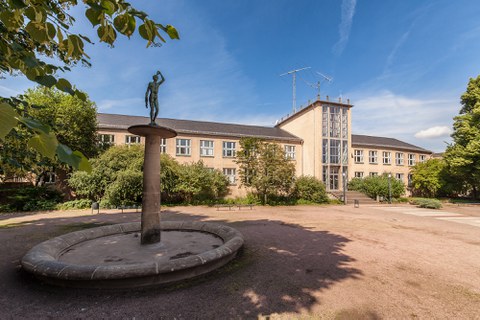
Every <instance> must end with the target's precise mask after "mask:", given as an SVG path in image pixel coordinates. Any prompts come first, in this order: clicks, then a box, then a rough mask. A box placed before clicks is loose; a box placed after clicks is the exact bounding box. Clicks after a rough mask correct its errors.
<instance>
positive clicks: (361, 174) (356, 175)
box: [355, 171, 363, 178]
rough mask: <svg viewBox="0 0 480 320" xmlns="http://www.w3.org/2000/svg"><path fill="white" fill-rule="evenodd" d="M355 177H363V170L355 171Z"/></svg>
mask: <svg viewBox="0 0 480 320" xmlns="http://www.w3.org/2000/svg"><path fill="white" fill-rule="evenodd" d="M355 178H363V171H355Z"/></svg>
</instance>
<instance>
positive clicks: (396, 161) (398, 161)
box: [395, 152, 403, 166]
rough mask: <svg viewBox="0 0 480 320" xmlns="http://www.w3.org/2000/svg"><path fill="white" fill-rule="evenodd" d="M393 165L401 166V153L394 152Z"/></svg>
mask: <svg viewBox="0 0 480 320" xmlns="http://www.w3.org/2000/svg"><path fill="white" fill-rule="evenodd" d="M395 164H396V165H397V166H403V153H401V152H395Z"/></svg>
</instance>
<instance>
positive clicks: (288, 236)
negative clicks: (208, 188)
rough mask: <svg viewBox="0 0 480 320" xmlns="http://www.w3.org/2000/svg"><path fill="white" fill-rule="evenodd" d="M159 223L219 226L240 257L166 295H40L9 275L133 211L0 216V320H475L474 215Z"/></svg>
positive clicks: (470, 210) (479, 269)
mask: <svg viewBox="0 0 480 320" xmlns="http://www.w3.org/2000/svg"><path fill="white" fill-rule="evenodd" d="M162 213H163V216H162V219H163V220H197V221H211V222H220V223H224V224H227V225H230V226H232V227H235V228H237V229H238V230H239V231H240V232H242V233H243V235H244V237H245V243H246V244H245V247H244V250H243V252H242V253H241V255H240V256H239V257H238V258H237V259H236V260H234V261H233V262H232V263H230V264H229V265H227V266H226V267H223V268H221V269H220V270H218V271H215V272H213V273H212V274H209V275H207V276H204V277H201V278H198V279H194V280H190V281H187V282H185V283H181V284H176V285H171V286H169V287H165V288H148V289H141V290H126V291H95V290H85V289H82V290H81V289H68V288H57V287H51V286H48V285H43V284H42V283H39V282H38V281H37V280H35V279H33V278H32V277H30V276H29V275H28V274H25V273H24V272H23V271H22V270H21V268H20V267H19V260H20V259H21V257H22V256H23V255H24V254H25V253H26V252H27V251H28V250H29V249H30V248H31V247H33V246H34V245H36V244H38V243H40V242H42V241H44V240H47V239H49V238H51V237H54V236H57V235H60V234H63V233H67V232H70V231H76V230H80V229H82V228H87V227H94V226H97V225H102V224H111V223H120V222H131V221H139V220H140V213H136V212H134V211H131V212H127V211H125V212H124V213H121V212H120V211H114V210H105V211H101V213H100V214H93V215H92V214H91V212H90V211H89V210H86V211H65V212H51V213H37V214H33V215H2V216H0V241H1V244H2V245H1V247H0V254H1V257H2V259H1V262H0V290H1V295H0V318H1V319H257V318H260V319H480V207H479V206H464V207H458V206H453V205H452V206H447V207H445V208H444V209H442V210H436V211H432V210H428V209H418V208H415V207H413V206H410V205H401V206H396V207H392V206H371V207H366V206H361V207H360V208H353V207H352V206H298V207H256V208H254V209H253V210H249V209H245V208H244V209H242V210H238V209H236V210H231V211H229V210H228V209H226V210H220V211H217V210H216V209H215V208H211V207H173V208H164V209H163V210H162Z"/></svg>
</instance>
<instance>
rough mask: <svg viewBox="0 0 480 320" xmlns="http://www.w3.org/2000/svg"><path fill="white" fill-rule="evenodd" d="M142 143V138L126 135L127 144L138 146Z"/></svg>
mask: <svg viewBox="0 0 480 320" xmlns="http://www.w3.org/2000/svg"><path fill="white" fill-rule="evenodd" d="M137 143H140V136H131V135H126V136H125V144H128V145H130V144H137Z"/></svg>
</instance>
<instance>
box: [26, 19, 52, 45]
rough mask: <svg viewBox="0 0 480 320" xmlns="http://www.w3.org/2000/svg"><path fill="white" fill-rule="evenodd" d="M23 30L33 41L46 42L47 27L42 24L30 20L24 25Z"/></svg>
mask: <svg viewBox="0 0 480 320" xmlns="http://www.w3.org/2000/svg"><path fill="white" fill-rule="evenodd" d="M25 30H26V31H27V32H28V33H29V34H30V36H31V37H32V38H33V39H34V40H35V41H38V42H40V43H45V42H48V33H47V28H46V27H45V25H44V24H41V23H37V22H35V21H30V22H29V23H28V24H27V26H26V27H25Z"/></svg>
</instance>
